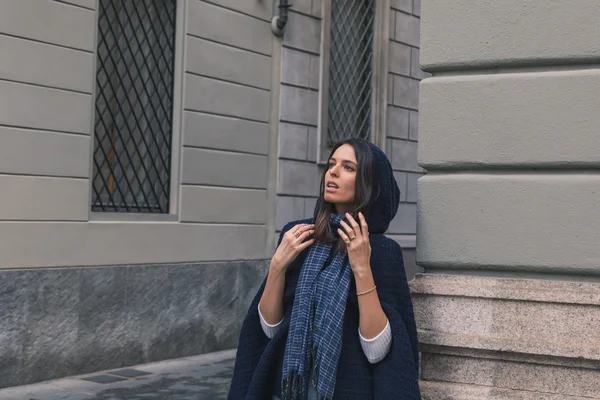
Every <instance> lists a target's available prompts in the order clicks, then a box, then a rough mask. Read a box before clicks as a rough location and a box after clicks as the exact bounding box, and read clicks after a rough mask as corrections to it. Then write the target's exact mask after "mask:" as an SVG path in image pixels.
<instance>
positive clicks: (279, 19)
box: [271, 0, 292, 36]
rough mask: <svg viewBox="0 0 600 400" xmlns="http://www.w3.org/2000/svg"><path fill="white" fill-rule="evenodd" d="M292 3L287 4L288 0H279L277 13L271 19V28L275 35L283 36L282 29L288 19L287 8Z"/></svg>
mask: <svg viewBox="0 0 600 400" xmlns="http://www.w3.org/2000/svg"><path fill="white" fill-rule="evenodd" d="M291 6H292V5H291V4H289V2H288V0H279V6H278V7H279V15H278V16H276V17H273V20H272V21H271V30H272V31H273V34H274V35H276V36H283V30H284V29H285V25H286V24H287V21H288V8H290V7H291Z"/></svg>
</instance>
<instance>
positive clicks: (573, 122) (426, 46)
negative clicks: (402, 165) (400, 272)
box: [417, 0, 600, 274]
mask: <svg viewBox="0 0 600 400" xmlns="http://www.w3.org/2000/svg"><path fill="white" fill-rule="evenodd" d="M422 15H423V23H422V26H421V33H422V44H423V48H422V50H421V63H422V65H423V66H424V68H426V69H428V70H429V71H432V72H433V73H434V76H433V77H431V78H428V79H426V80H424V81H423V82H422V83H421V102H420V107H421V110H420V112H421V119H420V132H419V139H420V143H419V145H420V148H419V162H420V163H421V165H422V166H424V167H425V168H426V169H427V170H428V172H429V174H428V175H427V176H425V177H423V178H421V179H420V181H419V204H420V211H419V220H418V222H419V234H418V240H417V244H418V251H417V253H418V255H417V257H418V260H419V261H420V262H421V264H422V265H423V266H425V267H426V268H427V267H430V268H442V269H452V268H470V267H475V268H487V269H498V270H499V269H513V270H515V269H516V270H525V269H527V270H534V271H538V272H544V271H548V272H550V271H552V272H565V273H576V274H579V273H586V274H599V273H600V267H599V265H600V263H599V261H600V247H598V246H597V243H596V242H597V241H596V238H597V233H598V226H600V225H599V224H598V222H599V221H596V219H597V215H598V211H599V209H598V204H597V196H598V193H597V188H598V183H599V180H598V176H597V173H596V172H594V171H593V170H594V169H595V168H597V167H598V166H599V165H600V158H598V145H599V144H600V142H599V140H600V139H598V134H597V132H598V130H599V128H600V117H599V115H600V114H599V113H598V112H597V110H598V106H600V97H599V96H598V92H599V89H600V79H599V78H600V70H598V69H596V68H595V67H594V65H587V64H584V63H589V62H594V61H595V60H597V59H598V58H599V57H600V43H599V42H598V40H597V37H598V35H597V33H598V32H597V31H598V29H599V28H598V24H597V23H596V22H595V21H597V19H598V17H600V8H599V7H598V4H597V2H595V1H592V0H589V1H581V2H578V3H577V6H576V7H575V6H574V5H573V3H572V2H569V1H560V0H554V1H547V2H540V1H535V0H528V1H522V2H519V3H515V2H513V1H508V0H502V1H484V2H476V3H473V2H470V1H457V2H452V3H448V2H444V1H439V0H429V1H426V2H424V3H423V10H422ZM490 67H493V69H488V68H490Z"/></svg>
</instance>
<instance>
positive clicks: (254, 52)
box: [186, 32, 271, 58]
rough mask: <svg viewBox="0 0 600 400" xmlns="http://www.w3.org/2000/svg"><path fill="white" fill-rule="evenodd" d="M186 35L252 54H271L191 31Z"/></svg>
mask: <svg viewBox="0 0 600 400" xmlns="http://www.w3.org/2000/svg"><path fill="white" fill-rule="evenodd" d="M186 35H187V36H190V37H193V38H196V39H202V40H206V41H207V42H211V43H216V44H219V45H222V46H225V47H231V48H232V49H237V50H243V51H247V52H248V53H253V54H257V55H259V56H265V57H269V58H271V55H270V54H268V53H261V52H259V51H254V50H250V49H246V48H244V47H240V46H234V45H232V44H229V43H225V42H219V41H218V40H213V39H209V38H206V37H203V36H198V35H194V34H193V33H189V32H188V33H186Z"/></svg>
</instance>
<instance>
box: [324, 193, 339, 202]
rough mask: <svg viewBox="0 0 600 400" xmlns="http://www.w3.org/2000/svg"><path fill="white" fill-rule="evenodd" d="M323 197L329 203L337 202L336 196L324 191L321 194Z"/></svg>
mask: <svg viewBox="0 0 600 400" xmlns="http://www.w3.org/2000/svg"><path fill="white" fill-rule="evenodd" d="M323 198H324V199H325V201H326V202H328V203H331V204H335V203H337V201H336V200H337V199H336V196H333V195H331V194H330V193H325V195H324V196H323Z"/></svg>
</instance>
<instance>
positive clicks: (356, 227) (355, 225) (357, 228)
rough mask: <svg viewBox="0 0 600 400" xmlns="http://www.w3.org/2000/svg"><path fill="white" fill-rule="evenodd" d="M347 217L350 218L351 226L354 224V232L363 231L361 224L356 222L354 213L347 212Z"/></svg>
mask: <svg viewBox="0 0 600 400" xmlns="http://www.w3.org/2000/svg"><path fill="white" fill-rule="evenodd" d="M346 217H347V218H348V221H349V222H350V226H352V229H354V232H356V233H357V234H360V233H362V232H361V230H360V225H358V223H357V222H356V220H355V219H354V217H352V215H350V214H349V213H346Z"/></svg>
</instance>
